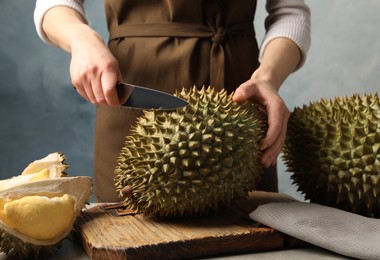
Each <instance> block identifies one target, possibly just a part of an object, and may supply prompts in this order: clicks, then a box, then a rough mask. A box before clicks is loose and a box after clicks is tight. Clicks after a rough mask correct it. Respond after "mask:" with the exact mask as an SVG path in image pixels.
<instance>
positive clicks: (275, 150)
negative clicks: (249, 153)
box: [262, 112, 289, 167]
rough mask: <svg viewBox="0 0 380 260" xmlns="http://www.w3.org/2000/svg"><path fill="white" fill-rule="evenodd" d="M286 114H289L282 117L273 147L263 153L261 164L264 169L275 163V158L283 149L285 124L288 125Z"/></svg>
mask: <svg viewBox="0 0 380 260" xmlns="http://www.w3.org/2000/svg"><path fill="white" fill-rule="evenodd" d="M288 114H289V113H287V112H285V114H284V116H283V120H282V127H281V131H280V134H279V135H278V137H277V139H276V140H275V142H274V143H273V145H272V146H271V147H269V148H268V149H266V150H265V151H264V153H263V156H262V163H263V164H264V165H265V166H266V167H269V166H271V165H274V164H275V163H276V161H277V157H278V156H279V154H280V153H281V151H282V148H283V147H284V144H285V139H286V130H287V124H288V119H289V115H288Z"/></svg>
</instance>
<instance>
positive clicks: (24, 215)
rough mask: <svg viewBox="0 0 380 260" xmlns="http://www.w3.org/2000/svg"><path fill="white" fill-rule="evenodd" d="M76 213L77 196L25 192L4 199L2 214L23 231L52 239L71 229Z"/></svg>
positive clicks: (24, 233)
mask: <svg viewBox="0 0 380 260" xmlns="http://www.w3.org/2000/svg"><path fill="white" fill-rule="evenodd" d="M74 217H75V198H74V197H73V196H71V195H68V194H65V195H63V196H62V197H53V198H49V197H46V196H26V197H23V198H20V199H16V200H13V201H9V202H5V203H4V204H3V206H2V208H1V211H0V218H1V220H3V221H4V223H6V224H7V226H8V227H9V228H12V229H14V230H16V231H18V232H20V233H21V234H23V235H25V236H28V237H30V238H33V239H40V240H49V239H54V238H57V237H60V236H62V235H64V234H65V233H66V231H67V230H68V229H71V224H72V221H73V218H74Z"/></svg>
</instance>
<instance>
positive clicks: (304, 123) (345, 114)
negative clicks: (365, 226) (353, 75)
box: [283, 94, 380, 217]
mask: <svg viewBox="0 0 380 260" xmlns="http://www.w3.org/2000/svg"><path fill="white" fill-rule="evenodd" d="M283 158H284V161H285V164H286V166H287V168H288V171H289V172H292V173H293V174H292V176H291V178H292V179H293V180H294V183H295V184H296V185H297V186H298V190H299V191H301V192H302V193H304V194H305V199H310V201H311V202H314V203H320V204H324V205H328V206H333V207H337V208H340V209H343V210H346V211H350V212H354V213H357V214H361V215H365V216H377V217H379V216H380V100H379V97H378V95H377V94H372V95H361V96H360V95H358V94H354V95H352V96H351V97H336V98H334V99H333V100H326V99H322V100H320V101H319V102H314V103H310V104H309V105H304V106H303V107H302V108H300V107H296V108H295V109H294V111H293V112H292V114H291V116H290V119H289V123H288V130H287V139H286V144H285V147H284V153H283Z"/></svg>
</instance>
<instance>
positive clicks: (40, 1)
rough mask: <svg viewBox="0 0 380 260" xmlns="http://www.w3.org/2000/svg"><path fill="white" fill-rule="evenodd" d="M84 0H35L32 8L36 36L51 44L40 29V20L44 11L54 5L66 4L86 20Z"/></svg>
mask: <svg viewBox="0 0 380 260" xmlns="http://www.w3.org/2000/svg"><path fill="white" fill-rule="evenodd" d="M84 1H85V0H36V7H35V9H34V15H33V18H34V25H35V27H36V31H37V34H38V36H39V37H40V38H41V40H42V41H44V42H45V43H48V44H52V43H51V42H50V41H49V39H48V38H47V36H46V34H45V33H44V31H43V29H42V21H43V19H44V16H45V13H46V12H47V11H48V10H49V9H51V8H53V7H55V6H66V7H69V8H72V9H73V10H75V11H77V12H78V13H79V14H80V15H81V16H82V17H83V18H84V19H85V21H86V22H87V18H86V14H85V11H84V7H83V3H84Z"/></svg>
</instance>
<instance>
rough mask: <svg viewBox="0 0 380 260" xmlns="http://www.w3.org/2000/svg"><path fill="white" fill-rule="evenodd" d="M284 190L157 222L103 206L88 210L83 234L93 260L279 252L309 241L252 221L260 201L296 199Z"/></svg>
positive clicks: (79, 227)
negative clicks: (225, 207) (213, 213)
mask: <svg viewBox="0 0 380 260" xmlns="http://www.w3.org/2000/svg"><path fill="white" fill-rule="evenodd" d="M292 200H294V199H293V198H292V197H289V196H287V195H284V194H278V193H269V192H259V191H255V192H252V193H250V196H249V198H248V199H245V200H240V201H237V202H235V203H234V204H233V205H232V206H231V208H230V209H229V210H228V211H225V212H223V213H222V214H220V215H217V216H208V217H192V218H176V219H168V220H154V219H151V218H147V217H144V216H143V215H141V214H135V215H124V216H122V214H121V215H120V213H123V212H124V211H123V210H120V209H117V208H115V207H113V206H112V205H110V204H99V205H97V206H94V207H91V208H88V209H86V210H84V212H83V214H82V217H81V218H80V219H79V220H78V222H77V231H78V232H77V233H78V235H79V238H80V239H81V241H82V245H83V248H84V249H85V251H86V253H87V255H88V256H89V257H90V258H91V259H113V260H115V259H183V258H194V257H201V256H211V255H214V256H215V255H219V254H227V253H228V254H231V253H243V252H258V251H266V250H278V249H284V248H290V247H299V246H303V245H305V243H303V242H302V241H299V240H297V239H294V238H291V237H289V236H286V235H285V234H282V233H280V232H278V231H276V230H274V229H272V228H268V227H263V226H260V225H258V223H255V222H254V221H252V220H251V219H250V218H249V216H248V214H249V213H250V212H252V211H253V210H255V209H256V208H257V206H258V205H261V204H265V203H269V202H279V201H292Z"/></svg>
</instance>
